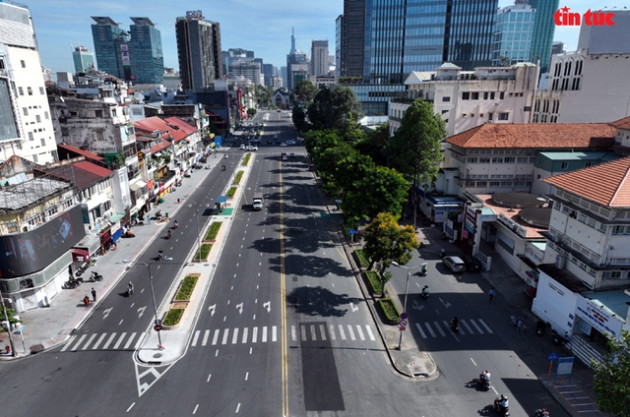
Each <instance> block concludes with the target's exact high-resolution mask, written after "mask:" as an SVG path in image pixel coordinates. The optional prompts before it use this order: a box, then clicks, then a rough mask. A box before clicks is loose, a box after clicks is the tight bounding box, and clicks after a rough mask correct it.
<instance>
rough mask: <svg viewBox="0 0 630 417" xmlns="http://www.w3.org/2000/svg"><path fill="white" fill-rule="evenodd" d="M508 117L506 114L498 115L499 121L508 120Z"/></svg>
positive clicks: (508, 114)
mask: <svg viewBox="0 0 630 417" xmlns="http://www.w3.org/2000/svg"><path fill="white" fill-rule="evenodd" d="M509 116H510V113H508V112H501V113H499V120H508V119H509Z"/></svg>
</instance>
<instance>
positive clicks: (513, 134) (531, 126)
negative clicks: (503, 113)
mask: <svg viewBox="0 0 630 417" xmlns="http://www.w3.org/2000/svg"><path fill="white" fill-rule="evenodd" d="M615 131H616V129H615V128H614V127H613V126H611V124H609V123H510V124H507V123H484V124H483V125H481V126H477V127H473V128H472V129H469V130H467V131H465V132H462V133H459V134H457V135H453V136H451V137H449V138H447V139H446V142H447V143H450V144H451V145H455V146H459V147H460V148H490V149H493V148H514V149H518V148H521V149H526V148H532V149H545V148H547V149H572V148H580V149H587V148H596V149H597V148H599V149H607V148H610V147H611V146H612V145H613V143H614V139H615Z"/></svg>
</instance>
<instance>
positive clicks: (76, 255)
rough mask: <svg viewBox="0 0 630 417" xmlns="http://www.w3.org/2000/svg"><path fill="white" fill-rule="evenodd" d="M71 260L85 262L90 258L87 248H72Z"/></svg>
mask: <svg viewBox="0 0 630 417" xmlns="http://www.w3.org/2000/svg"><path fill="white" fill-rule="evenodd" d="M72 260H73V261H74V262H87V261H89V260H90V252H89V251H88V250H87V249H77V248H73V249H72Z"/></svg>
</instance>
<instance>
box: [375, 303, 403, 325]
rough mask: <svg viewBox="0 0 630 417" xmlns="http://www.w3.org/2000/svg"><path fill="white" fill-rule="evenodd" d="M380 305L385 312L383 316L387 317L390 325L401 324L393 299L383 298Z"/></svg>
mask: <svg viewBox="0 0 630 417" xmlns="http://www.w3.org/2000/svg"><path fill="white" fill-rule="evenodd" d="M378 305H379V306H380V307H381V310H382V311H383V315H384V316H385V320H387V322H389V323H398V322H400V313H399V312H398V309H397V308H396V304H394V302H393V301H392V299H391V298H381V299H379V300H378Z"/></svg>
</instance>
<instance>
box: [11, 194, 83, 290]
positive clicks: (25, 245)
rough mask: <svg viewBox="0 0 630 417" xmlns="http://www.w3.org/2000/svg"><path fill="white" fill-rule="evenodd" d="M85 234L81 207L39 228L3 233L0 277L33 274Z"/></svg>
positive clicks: (68, 248) (66, 212)
mask: <svg viewBox="0 0 630 417" xmlns="http://www.w3.org/2000/svg"><path fill="white" fill-rule="evenodd" d="M84 236H85V228H84V227H83V215H82V213H81V206H75V207H73V208H71V209H70V210H67V211H65V212H63V213H61V214H60V215H59V216H57V217H55V218H54V219H52V220H50V221H48V222H47V223H46V224H44V225H42V226H40V227H38V228H37V229H34V230H31V231H28V232H23V233H16V234H12V235H8V236H0V278H15V277H20V276H23V275H28V274H32V273H34V272H37V271H40V270H42V269H44V268H45V267H47V266H48V265H50V264H51V263H52V262H53V261H55V260H56V259H57V258H59V257H60V256H62V255H63V254H64V253H66V252H67V251H68V250H70V248H72V247H73V246H74V245H76V244H77V243H79V241H80V240H81V239H83V237H84Z"/></svg>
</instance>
